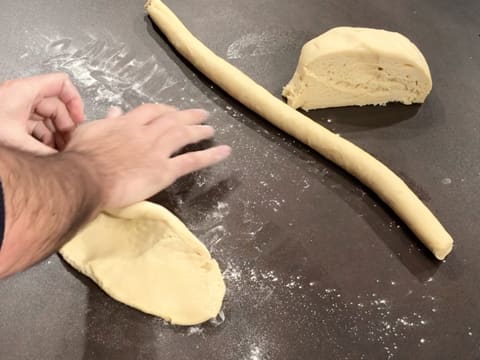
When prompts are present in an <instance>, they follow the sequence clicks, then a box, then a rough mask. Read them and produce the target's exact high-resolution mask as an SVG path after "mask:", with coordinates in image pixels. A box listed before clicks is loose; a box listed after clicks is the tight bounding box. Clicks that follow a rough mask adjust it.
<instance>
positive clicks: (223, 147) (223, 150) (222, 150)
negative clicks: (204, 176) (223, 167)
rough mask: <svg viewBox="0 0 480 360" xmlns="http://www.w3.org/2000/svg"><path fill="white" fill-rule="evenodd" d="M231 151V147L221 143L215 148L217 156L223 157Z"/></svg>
mask: <svg viewBox="0 0 480 360" xmlns="http://www.w3.org/2000/svg"><path fill="white" fill-rule="evenodd" d="M231 153H232V148H231V147H230V146H228V145H221V146H219V147H218V148H217V158H218V159H219V160H220V159H225V158H227V157H228V156H230V154H231Z"/></svg>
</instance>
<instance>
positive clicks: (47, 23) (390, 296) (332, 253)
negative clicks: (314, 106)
mask: <svg viewBox="0 0 480 360" xmlns="http://www.w3.org/2000/svg"><path fill="white" fill-rule="evenodd" d="M144 2H145V1H144V0H139V1H133V0H118V1H117V2H98V1H92V0H85V1H84V2H82V3H81V4H80V3H79V2H78V1H73V0H65V1H64V2H63V3H62V7H58V6H57V5H58V4H56V3H55V2H38V3H37V2H32V1H26V0H18V1H15V2H5V3H4V5H3V6H4V7H3V8H2V12H0V19H1V20H2V21H1V22H0V27H1V28H2V29H3V30H4V31H3V32H0V40H2V41H1V43H2V49H0V52H2V53H3V55H4V63H3V67H2V69H1V70H0V71H2V72H3V74H4V76H6V77H11V76H10V75H21V74H24V73H25V74H27V73H31V72H32V71H37V72H38V71H53V70H62V68H65V69H67V71H69V72H70V73H72V74H73V69H72V66H73V63H69V62H65V63H63V65H62V66H60V65H58V66H57V65H56V63H55V62H54V57H55V56H56V55H58V52H55V51H50V50H48V46H49V44H50V42H52V43H53V42H54V41H58V40H60V39H71V43H70V46H71V48H72V49H75V51H77V50H81V51H82V56H81V57H80V58H79V59H80V60H81V62H80V63H79V64H78V65H77V66H78V67H81V68H82V69H86V70H88V69H89V68H91V69H93V68H94V67H95V65H96V64H97V62H101V61H103V63H104V64H105V66H104V68H102V69H101V71H102V73H103V74H108V73H114V74H119V75H117V77H116V79H120V80H121V74H123V73H121V72H117V70H116V69H117V68H114V67H113V65H114V61H118V60H120V59H119V58H116V59H112V60H108V59H106V58H104V59H103V60H102V59H101V58H99V56H98V55H94V54H85V52H86V49H87V44H89V42H90V36H91V37H92V38H93V39H94V41H97V42H102V41H104V42H105V47H106V48H116V47H118V46H119V45H120V44H124V46H125V53H126V55H125V59H124V60H123V62H121V63H122V64H125V63H127V62H129V59H128V58H130V59H135V61H137V62H139V63H144V62H147V60H148V59H149V58H150V57H151V56H153V57H154V61H155V63H157V64H158V72H157V73H156V75H155V74H154V75H153V76H152V78H151V80H150V81H149V82H148V84H151V85H155V84H158V86H159V89H161V88H163V84H164V83H165V80H166V78H171V79H172V81H173V82H175V83H176V84H175V85H173V86H171V87H169V88H167V89H164V90H162V91H161V92H160V91H159V92H156V91H155V86H152V87H145V88H143V89H144V90H142V91H143V92H144V94H145V95H142V94H140V93H136V92H135V91H131V89H130V90H126V91H125V92H121V88H120V86H119V85H118V84H119V83H120V82H119V81H118V80H115V81H114V82H110V81H109V80H106V77H99V79H100V81H99V82H98V83H96V84H94V85H93V86H91V87H90V86H87V85H84V84H82V82H81V81H79V80H78V79H75V81H76V83H77V84H78V85H79V87H80V89H81V92H82V94H84V95H85V98H86V101H87V103H88V107H87V108H88V110H89V112H90V114H89V118H98V117H101V116H102V115H103V114H104V113H105V111H106V110H107V109H108V105H109V104H108V103H109V100H107V97H103V95H100V98H101V99H102V100H99V101H98V102H97V101H96V100H95V99H96V98H97V96H99V94H102V92H101V91H102V90H101V89H103V88H105V87H108V86H111V84H113V85H114V87H113V90H112V91H114V92H117V91H120V93H122V96H121V98H120V100H119V103H117V104H120V105H121V104H123V105H122V106H125V107H127V108H128V107H131V106H135V105H136V104H139V103H141V102H142V101H155V102H169V103H171V104H173V105H175V106H178V107H187V106H195V107H197V106H199V107H205V108H206V109H207V110H209V111H210V112H211V114H212V116H211V118H210V119H209V123H210V124H212V125H213V126H214V127H215V128H216V129H217V135H216V138H215V142H216V143H229V144H232V145H233V146H234V152H233V155H232V158H231V159H230V160H229V161H228V162H226V163H224V164H222V165H220V166H218V167H215V168H212V169H210V170H207V171H202V172H199V173H196V174H194V175H191V176H187V177H185V178H183V179H181V180H180V182H179V183H177V184H176V185H175V186H173V187H171V188H169V189H168V190H167V191H166V192H165V193H163V194H160V195H159V196H158V197H156V198H155V199H154V200H155V201H156V202H158V203H160V204H162V205H164V206H165V207H166V208H168V209H170V210H172V212H173V213H175V214H176V215H177V216H179V217H180V218H181V219H182V221H183V222H184V223H185V224H186V225H187V226H188V228H189V229H190V230H191V231H192V232H193V233H194V234H195V235H196V236H197V237H198V238H199V239H200V240H201V241H202V242H204V243H205V244H206V245H207V248H208V249H210V251H211V253H212V256H213V257H214V258H215V259H217V260H218V262H219V264H220V268H221V269H222V271H223V273H224V277H225V283H226V285H227V292H226V296H225V302H224V306H223V309H222V312H221V313H220V315H219V316H218V318H217V319H216V320H215V321H214V322H207V323H206V324H203V325H197V326H194V327H188V328H183V327H176V326H172V325H170V324H167V323H165V322H164V321H163V320H161V319H159V318H157V317H154V316H150V315H146V314H144V313H142V312H139V311H137V310H135V309H132V308H130V307H128V306H125V305H123V304H121V303H118V302H117V301H115V300H112V299H111V298H110V297H109V296H107V295H106V294H105V293H104V292H103V291H102V290H101V289H99V288H98V286H97V285H96V284H94V283H93V282H92V281H90V280H89V279H87V278H86V277H84V276H80V275H79V274H78V273H77V272H76V271H74V270H72V269H71V267H70V266H68V265H67V264H65V263H64V262H63V261H62V260H60V258H59V257H57V256H54V257H52V258H51V259H49V262H44V263H42V264H41V265H39V266H37V267H35V268H34V269H32V270H31V271H29V272H26V273H24V274H22V275H20V276H18V277H15V278H12V279H9V280H7V281H4V282H2V283H0V294H1V296H0V305H1V306H0V320H1V321H0V333H1V334H2V336H1V337H0V358H1V359H2V360H18V359H41V360H43V359H45V360H49V359H55V358H60V359H67V358H68V359H74V360H96V359H119V360H123V359H125V360H131V359H147V360H150V359H152V360H154V359H155V360H156V359H176V360H184V359H185V360H186V359H192V358H195V359H208V360H217V359H218V360H239V359H241V360H252V359H262V360H267V359H316V358H321V359H331V358H334V359H352V360H353V359H362V358H363V359H385V358H391V359H393V360H395V359H399V360H403V359H406V360H407V359H411V358H412V354H415V356H416V357H417V358H419V359H420V358H421V359H432V360H434V359H435V360H437V359H438V357H439V355H438V354H442V355H444V357H445V358H446V359H456V358H466V359H470V358H477V357H478V356H477V355H478V344H479V342H480V326H479V324H480V320H479V315H478V314H480V310H479V309H478V305H477V304H478V301H477V300H478V298H479V297H480V292H479V289H478V287H476V286H472V284H476V283H477V282H478V281H477V280H478V279H477V277H478V275H477V274H478V273H479V271H480V265H479V264H480V263H479V262H478V257H479V255H480V254H479V252H480V251H479V247H478V244H477V241H476V239H477V237H478V236H477V234H478V233H480V221H479V220H480V219H478V216H477V215H476V213H475V212H472V209H476V208H478V203H479V201H480V200H479V195H480V193H479V192H478V188H479V187H480V169H479V168H478V160H477V159H478V137H479V133H478V131H479V128H478V118H480V114H479V107H478V101H476V97H474V96H473V95H474V94H478V92H479V90H480V89H479V85H478V81H477V78H475V77H474V76H471V74H476V73H478V61H477V60H478V59H479V58H480V47H479V46H478V37H477V32H478V31H477V30H478V21H477V20H476V17H475V16H473V14H476V13H478V12H479V10H480V9H478V6H480V3H478V5H476V4H477V2H474V3H473V4H472V3H471V4H470V5H468V6H473V5H474V6H476V9H475V8H474V9H473V11H470V10H469V9H468V6H467V3H465V4H461V5H459V4H454V3H452V2H448V3H447V2H445V3H442V4H440V6H439V4H438V2H435V1H434V0H427V1H425V2H418V1H413V0H401V1H399V2H395V3H392V2H385V1H375V0H367V1H365V2H361V3H360V2H358V1H353V0H347V1H346V2H345V3H342V4H341V6H339V4H338V3H337V2H327V1H324V2H315V1H300V2H292V1H286V0H277V1H275V2H274V3H273V2H261V3H260V2H259V1H258V0H256V1H255V0H245V1H244V2H231V3H229V4H228V6H225V2H224V1H223V0H222V1H218V0H208V1H207V0H199V1H196V2H191V1H185V2H180V1H177V2H175V1H168V5H170V6H171V7H172V8H173V9H174V10H175V12H176V13H177V14H179V15H182V19H185V22H186V23H187V25H188V26H189V27H190V28H191V29H192V31H193V32H194V33H195V34H198V35H199V37H200V38H201V39H202V40H204V41H205V42H206V43H208V44H209V46H211V47H212V48H213V49H214V50H215V51H216V52H218V53H219V54H221V55H222V56H223V57H225V58H226V57H227V56H228V49H229V47H230V46H231V44H236V45H232V47H231V54H233V55H234V57H235V58H233V59H232V60H231V61H232V62H234V63H235V65H236V66H238V67H239V68H241V69H242V70H245V71H246V72H247V73H248V74H249V75H251V76H252V77H253V78H255V79H258V80H259V82H260V83H262V84H263V85H265V86H266V87H267V88H268V89H269V90H271V91H272V92H274V93H275V94H276V95H277V96H279V97H280V92H281V88H282V86H283V85H285V83H286V82H288V80H289V78H290V76H291V74H292V73H293V71H294V69H295V66H296V62H297V60H298V58H297V56H291V55H289V54H298V53H299V51H300V45H301V44H304V43H305V42H306V41H308V40H309V39H311V38H313V37H314V36H316V35H317V34H318V33H319V32H322V31H325V30H327V29H328V28H331V27H333V26H338V25H340V24H349V23H351V22H352V21H353V22H354V24H352V25H357V26H372V27H383V26H384V25H389V28H395V29H397V30H398V31H400V32H402V33H404V34H406V35H408V36H409V37H411V38H412V40H415V42H416V43H417V45H418V46H419V47H420V48H421V49H422V50H423V51H425V55H426V56H428V59H429V63H430V65H431V69H432V74H433V75H434V79H435V78H436V77H435V75H436V74H441V76H440V77H439V78H437V81H435V86H434V91H433V92H432V94H431V95H430V97H429V98H428V101H427V102H426V104H425V105H423V106H422V107H420V108H418V107H416V106H410V107H407V106H404V107H402V106H397V105H393V106H392V105H388V106H386V107H381V108H380V107H378V108H375V109H368V108H342V109H331V110H322V111H312V112H310V113H309V116H311V117H312V118H314V119H315V120H316V121H319V122H321V123H322V124H323V125H325V126H327V127H328V128H329V129H331V130H333V131H335V132H338V133H340V134H341V135H342V136H344V137H347V138H349V139H351V140H354V141H356V142H358V143H359V144H362V146H365V147H366V148H368V149H369V150H371V151H372V152H373V153H374V154H376V155H379V156H380V157H381V158H382V159H384V160H385V161H387V162H389V163H391V164H396V170H399V171H400V172H401V173H402V177H405V179H406V180H409V179H410V180H409V181H408V182H409V184H410V185H412V181H411V179H415V183H414V184H413V185H415V186H414V188H415V190H417V189H420V191H418V193H419V194H422V195H423V197H422V199H424V200H425V201H427V202H428V203H429V204H430V205H431V206H432V207H434V208H435V209H437V210H438V211H440V212H441V213H442V214H443V215H442V217H444V218H445V219H446V221H447V222H448V225H449V226H450V227H451V228H452V232H453V233H455V234H456V237H458V238H459V239H462V241H461V244H460V245H459V246H458V248H457V249H456V251H455V253H454V256H453V257H452V258H450V259H449V260H448V261H447V262H446V263H444V264H441V266H437V265H436V263H435V262H434V261H433V260H432V259H431V258H430V257H429V255H428V253H427V252H426V251H425V250H424V249H423V248H421V247H420V246H419V245H418V244H417V243H415V242H414V238H413V237H412V235H411V234H409V233H408V231H407V230H406V229H405V227H404V226H403V225H402V224H401V223H399V222H398V221H397V219H396V218H395V217H394V216H393V215H392V214H391V213H390V212H389V211H388V210H387V209H385V208H384V207H383V206H382V205H381V203H379V201H378V199H376V198H375V197H373V196H372V195H371V193H369V192H368V191H367V190H366V189H364V188H362V187H361V186H360V185H359V184H358V183H356V182H355V181H352V180H351V179H350V178H349V177H348V176H347V175H345V174H344V173H342V172H341V171H339V170H338V169H337V168H336V167H334V166H333V165H332V164H330V163H328V162H327V161H325V160H323V159H322V158H321V157H318V156H316V155H314V154H312V152H311V151H310V150H308V149H305V148H304V147H302V146H300V145H298V143H296V142H295V141H292V140H291V139H289V138H288V137H287V136H286V135H285V134H282V133H280V132H278V131H277V130H276V129H273V128H272V127H270V126H268V125H266V124H265V122H264V121H263V120H262V119H260V118H257V117H256V116H254V115H253V114H251V113H250V112H248V111H246V110H245V109H244V108H243V107H241V106H238V105H237V104H236V103H235V102H233V101H231V99H229V98H228V97H226V96H225V95H224V94H222V93H221V92H219V91H218V90H217V89H216V88H215V87H211V84H210V83H208V82H205V81H204V79H202V78H201V77H199V76H198V74H195V73H194V72H193V71H192V69H190V68H189V67H188V66H187V65H186V64H185V63H183V62H182V60H181V59H180V58H179V57H178V54H176V53H174V52H173V51H172V50H171V49H170V48H169V46H168V45H167V44H166V43H165V42H164V40H163V39H162V37H161V36H160V35H158V34H156V33H155V30H154V29H152V26H151V24H149V21H148V19H145V18H144V11H143V9H142V6H143V4H144ZM345 9H348V11H346V10H345ZM53 13H55V14H57V13H58V14H59V15H62V16H58V17H55V19H54V20H52V16H51V14H53ZM467 13H468V14H471V16H470V17H469V16H467ZM72 14H75V15H76V16H72ZM112 14H113V15H112ZM352 14H353V15H352ZM17 15H18V16H24V19H27V18H28V19H29V21H25V22H24V23H23V24H22V29H25V30H24V32H23V31H18V24H17V22H18V18H19V17H18V16H17ZM352 16H353V17H352ZM106 19H108V21H106ZM298 19H301V21H300V22H299V20H298ZM319 19H321V21H319ZM62 21H63V23H62ZM107 28H108V29H110V30H111V33H113V34H115V35H114V36H111V37H109V36H107V35H105V33H106V29H107ZM78 29H82V31H81V32H79V31H78ZM225 29H228V31H226V30H225ZM27 31H28V32H27ZM145 32H147V35H146V34H145ZM264 32H270V33H271V32H274V33H275V36H276V39H277V41H278V42H281V43H282V44H275V45H273V44H271V43H269V46H270V47H268V48H265V43H264V42H262V41H263V40H262V36H263V35H262V36H260V35H257V36H248V34H263V33H264ZM39 38H40V40H38V39H39ZM252 38H256V39H257V40H258V41H260V42H259V43H258V44H256V45H253V46H252V45H249V46H250V47H248V46H246V47H244V46H243V45H242V46H239V45H238V44H239V43H242V44H245V45H248V42H250V43H251V39H252ZM287 38H288V39H287ZM42 39H47V40H42ZM438 39H442V41H438ZM247 40H248V41H247ZM297 44H298V46H297ZM239 48H241V50H239V56H241V57H237V55H235V52H234V50H235V49H239ZM261 49H262V50H261ZM284 49H286V51H284ZM277 50H279V51H278V52H277ZM287 50H288V51H287ZM22 55H25V56H24V57H23V58H22V59H20V57H21V56H22ZM459 55H461V56H459ZM67 57H68V58H69V59H70V60H73V55H68V56H67ZM69 69H71V70H72V71H70V70H69ZM142 69H143V68H142V67H141V65H138V72H134V71H132V69H131V68H130V70H129V71H127V72H126V73H127V74H129V75H128V78H129V79H132V82H131V84H134V83H141V82H142V78H143V79H145V78H148V76H147V73H148V71H147V69H145V71H144V70H142ZM161 69H163V70H164V71H162V70H161ZM452 69H454V70H453V73H452ZM89 71H90V70H89ZM5 74H6V75H5ZM99 91H100V92H99ZM149 98H151V99H152V100H148V99H149ZM440 155H442V156H440ZM425 164H431V166H430V165H428V166H427V167H425ZM438 194H442V195H441V196H438ZM459 199H462V201H461V202H459ZM372 259H373V260H372ZM264 277H265V278H264ZM297 277H299V278H297ZM392 282H393V284H392ZM310 284H312V285H310ZM287 285H288V286H287ZM339 295H340V296H339ZM222 314H223V316H221V315H222ZM419 316H421V318H419ZM45 324H48V326H46V325H45ZM422 339H423V341H422Z"/></svg>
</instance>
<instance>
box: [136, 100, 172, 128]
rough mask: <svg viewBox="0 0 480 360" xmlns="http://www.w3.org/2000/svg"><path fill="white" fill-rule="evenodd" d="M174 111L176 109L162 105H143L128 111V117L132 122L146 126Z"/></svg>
mask: <svg viewBox="0 0 480 360" xmlns="http://www.w3.org/2000/svg"><path fill="white" fill-rule="evenodd" d="M176 111H177V109H176V108H174V107H172V106H168V105H164V104H144V105H140V106H139V107H137V108H136V109H134V110H132V111H130V112H129V113H128V115H129V117H132V119H133V120H134V121H137V122H139V123H141V124H143V125H146V124H148V123H150V122H152V121H153V120H155V119H157V118H160V117H162V116H164V115H166V114H168V113H174V112H176Z"/></svg>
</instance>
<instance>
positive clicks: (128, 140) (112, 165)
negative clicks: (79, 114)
mask: <svg viewBox="0 0 480 360" xmlns="http://www.w3.org/2000/svg"><path fill="white" fill-rule="evenodd" d="M207 116H208V115H207V113H206V112H205V111H204V110H199V109H194V110H184V111H178V110H176V109H175V108H172V107H170V106H166V105H156V104H146V105H142V106H140V107H138V108H136V109H134V110H133V111H131V112H129V113H127V114H125V115H121V114H120V113H119V112H118V110H117V112H115V111H113V113H112V112H111V113H110V114H109V116H108V117H107V118H106V119H103V120H98V121H93V122H89V123H86V124H83V125H81V126H79V127H78V128H77V129H75V131H74V132H73V133H72V137H71V140H70V142H69V144H68V145H67V147H66V149H65V151H64V154H65V155H66V156H69V157H71V158H76V159H77V160H78V162H79V164H82V165H83V166H84V169H85V170H86V171H90V172H91V174H92V175H93V176H94V177H95V178H96V179H97V183H98V185H99V188H100V190H101V194H102V197H103V199H102V208H103V209H105V208H106V209H115V208H121V207H124V206H127V205H130V204H133V203H135V202H138V201H141V200H144V199H146V198H148V197H150V196H152V195H154V194H156V193H158V192H159V191H161V190H163V189H165V188H166V187H167V186H169V185H170V184H172V183H173V182H174V181H175V180H176V179H178V178H179V177H181V176H183V175H186V174H188V173H190V172H193V171H196V170H199V169H202V168H204V167H208V166H211V165H214V164H215V163H218V162H220V161H222V160H224V159H225V158H227V157H228V155H229V154H230V152H231V149H230V147H229V146H225V145H222V146H216V147H212V148H209V149H206V150H201V151H194V152H189V153H184V154H181V155H176V156H175V155H174V154H175V153H177V152H178V151H179V150H180V149H182V148H183V147H185V146H186V145H188V144H192V143H196V142H199V141H201V140H205V139H208V138H211V137H212V136H213V135H214V130H213V128H212V127H210V126H206V125H201V124H202V123H203V122H204V121H205V120H206V118H207Z"/></svg>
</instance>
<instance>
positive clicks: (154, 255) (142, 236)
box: [60, 202, 225, 325]
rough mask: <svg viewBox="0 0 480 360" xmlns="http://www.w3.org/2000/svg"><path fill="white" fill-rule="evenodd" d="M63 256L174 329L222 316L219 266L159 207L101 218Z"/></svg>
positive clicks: (107, 289) (222, 288)
mask: <svg viewBox="0 0 480 360" xmlns="http://www.w3.org/2000/svg"><path fill="white" fill-rule="evenodd" d="M60 254H62V256H63V258H64V259H65V260H66V261H67V262H68V263H69V264H70V265H72V266H73V267H74V268H75V269H77V270H78V271H80V272H81V273H83V274H84V275H87V276H88V277H90V278H91V279H92V280H93V281H95V282H96V283H97V284H98V285H99V286H100V287H101V288H102V289H103V290H105V292H106V293H107V294H109V295H110V296H111V297H113V298H114V299H116V300H118V301H120V302H122V303H124V304H127V305H130V306H132V307H134V308H137V309H139V310H141V311H144V312H146V313H148V314H152V315H156V316H160V317H162V318H163V319H165V320H167V321H168V322H171V323H172V324H179V325H194V324H199V323H202V322H204V321H207V320H209V319H211V318H214V317H215V316H217V314H218V312H219V311H220V307H221V305H222V300H223V296H224V294H225V284H224V282H223V279H222V275H221V273H220V269H219V267H218V264H217V262H216V261H215V260H213V259H212V258H211V257H210V254H209V252H208V250H207V249H206V248H205V247H204V246H203V244H202V243H201V242H200V241H198V239H196V238H195V236H194V235H193V234H192V233H191V232H190V231H188V229H187V228H186V227H185V226H184V225H183V224H182V223H181V222H180V220H178V219H177V218H176V217H175V216H174V215H173V214H171V213H170V212H168V211H167V210H166V209H164V208H163V207H161V206H159V205H155V204H152V203H148V202H142V203H138V204H136V205H132V206H130V207H128V208H125V209H122V210H120V211H117V212H115V213H110V214H109V213H103V214H100V215H99V216H98V217H97V218H96V219H95V220H93V221H92V222H91V223H90V224H88V225H87V226H86V227H85V228H84V229H82V231H80V232H79V233H78V234H77V235H76V236H75V237H74V238H73V239H72V240H70V241H69V242H68V243H67V244H66V245H64V246H63V248H62V249H61V250H60Z"/></svg>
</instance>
